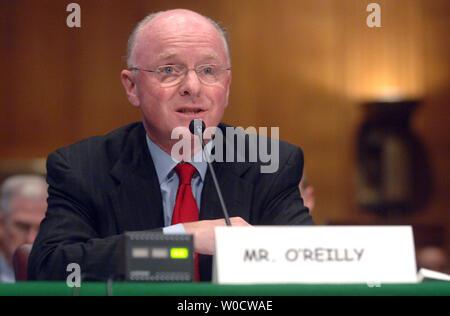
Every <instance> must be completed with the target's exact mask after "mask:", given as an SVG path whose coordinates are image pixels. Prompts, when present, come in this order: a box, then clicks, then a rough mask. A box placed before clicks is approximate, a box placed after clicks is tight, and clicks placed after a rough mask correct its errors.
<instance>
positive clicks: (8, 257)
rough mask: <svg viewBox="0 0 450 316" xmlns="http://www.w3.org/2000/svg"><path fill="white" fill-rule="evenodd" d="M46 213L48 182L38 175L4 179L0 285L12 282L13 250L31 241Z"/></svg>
mask: <svg viewBox="0 0 450 316" xmlns="http://www.w3.org/2000/svg"><path fill="white" fill-rule="evenodd" d="M46 210H47V183H46V181H45V179H44V177H42V176H40V175H15V176H11V177H9V178H7V179H6V180H5V181H4V183H3V185H2V187H1V196H0V231H1V232H2V239H1V240H0V282H15V278H14V270H13V255H14V251H15V250H16V249H17V248H18V247H19V246H21V245H23V244H26V243H30V244H32V243H33V242H34V239H35V238H36V236H37V233H38V231H39V225H40V223H41V221H42V219H43V218H44V216H45V212H46Z"/></svg>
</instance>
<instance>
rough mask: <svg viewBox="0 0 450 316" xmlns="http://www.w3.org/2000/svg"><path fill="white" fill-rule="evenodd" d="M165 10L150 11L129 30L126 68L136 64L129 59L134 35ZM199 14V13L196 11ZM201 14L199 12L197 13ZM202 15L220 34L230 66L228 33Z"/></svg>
mask: <svg viewBox="0 0 450 316" xmlns="http://www.w3.org/2000/svg"><path fill="white" fill-rule="evenodd" d="M164 12H167V11H159V12H155V13H151V14H149V15H147V16H146V17H145V18H144V19H142V20H141V21H140V22H139V23H138V24H137V25H136V26H135V28H134V29H133V31H132V32H131V35H130V37H129V38H128V45H127V67H128V68H132V67H135V66H136V65H134V64H133V62H132V60H131V55H132V53H133V49H134V47H135V45H136V37H137V34H138V33H139V32H140V31H141V30H142V29H143V28H144V26H146V25H147V23H149V22H150V21H151V20H153V19H154V18H156V17H157V16H158V15H160V14H162V13H164ZM197 14H199V13H197ZM199 15H201V14H199ZM201 16H202V17H204V18H205V19H206V20H208V21H209V22H210V23H211V24H212V25H213V26H214V27H215V28H216V29H217V30H218V31H219V34H220V35H221V36H222V39H223V41H224V43H225V49H226V53H227V57H228V67H231V57H230V43H229V40H228V34H227V31H226V29H225V28H224V27H223V26H222V25H220V24H219V23H218V22H216V21H214V20H213V19H211V18H209V17H207V16H204V15H201Z"/></svg>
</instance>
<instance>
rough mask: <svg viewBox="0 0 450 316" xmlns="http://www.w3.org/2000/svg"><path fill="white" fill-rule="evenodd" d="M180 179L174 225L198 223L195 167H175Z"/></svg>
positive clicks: (197, 279)
mask: <svg viewBox="0 0 450 316" xmlns="http://www.w3.org/2000/svg"><path fill="white" fill-rule="evenodd" d="M175 171H176V173H177V174H178V178H179V179H180V184H179V186H178V192H177V198H176V201H175V207H174V209H173V214H172V225H176V224H180V223H188V222H196V221H198V206H197V202H196V201H195V198H194V195H193V194H192V186H191V180H192V176H193V175H194V173H195V167H194V166H193V165H191V164H188V163H180V164H178V165H177V166H176V167H175ZM194 264H195V281H197V282H198V281H200V274H199V270H198V254H197V253H195V263H194Z"/></svg>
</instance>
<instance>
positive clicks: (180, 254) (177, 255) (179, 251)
mask: <svg viewBox="0 0 450 316" xmlns="http://www.w3.org/2000/svg"><path fill="white" fill-rule="evenodd" d="M170 257H171V258H172V259H187V258H188V257H189V250H188V249H187V248H172V249H170Z"/></svg>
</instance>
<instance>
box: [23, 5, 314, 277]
mask: <svg viewBox="0 0 450 316" xmlns="http://www.w3.org/2000/svg"><path fill="white" fill-rule="evenodd" d="M127 63H128V69H127V70H123V71H122V75H121V79H122V83H123V85H124V87H125V91H126V93H127V96H128V100H129V101H130V103H131V104H132V105H133V106H136V107H137V108H139V109H140V110H141V112H142V116H143V122H142V123H133V124H130V125H127V126H124V127H122V128H120V129H118V130H115V131H113V132H111V133H110V134H108V135H106V136H99V137H93V138H90V139H87V140H84V141H81V142H79V143H76V144H74V145H72V146H69V147H66V148H62V149H59V150H57V151H55V152H54V153H52V154H50V156H49V157H48V161H47V172H48V176H47V181H48V183H49V199H48V210H47V214H46V218H45V220H44V221H43V222H42V224H41V229H40V233H39V235H38V237H37V239H36V241H35V244H34V246H33V250H32V253H31V255H30V259H29V265H28V276H29V279H45V280H65V278H66V277H67V274H68V273H67V272H66V267H67V265H68V264H70V263H77V264H79V265H80V267H81V273H82V275H83V276H84V277H85V278H89V279H100V280H103V279H106V278H108V277H115V276H118V274H119V272H120V258H121V253H122V251H121V243H120V240H121V236H122V234H123V233H124V232H126V231H141V230H162V231H163V232H164V233H187V234H193V235H194V248H195V251H196V252H197V253H199V254H201V255H200V259H199V266H200V279H201V280H210V279H211V255H212V254H213V253H214V228H215V227H216V226H223V225H225V222H224V219H223V214H222V211H221V207H220V202H219V199H218V197H217V193H216V192H215V188H214V186H213V183H212V178H211V175H210V173H209V172H208V171H207V169H206V162H204V161H203V162H201V163H199V164H196V163H194V162H193V163H192V164H193V165H194V166H195V168H196V169H195V175H194V176H193V178H192V195H193V197H194V198H195V201H196V204H197V205H198V206H200V207H199V208H198V211H197V212H198V214H197V215H198V220H196V221H192V222H183V223H181V224H177V225H172V224H171V219H172V212H173V209H174V204H175V195H176V193H177V192H176V191H177V187H178V185H179V182H180V181H179V178H178V176H177V173H175V172H174V171H173V170H174V167H175V166H176V165H177V164H178V162H174V161H173V160H172V159H171V157H173V156H174V155H173V149H174V146H175V145H176V144H177V142H178V139H173V138H172V137H171V135H172V132H173V130H174V129H175V128H178V127H183V128H184V129H186V128H187V127H188V126H189V123H190V122H191V120H192V119H194V118H200V119H202V120H203V121H204V122H205V124H206V127H208V128H211V127H212V128H214V127H216V126H218V130H217V131H220V132H221V133H222V134H223V135H226V130H227V129H226V126H225V125H223V124H219V123H220V121H221V119H222V117H223V113H224V110H225V108H226V106H227V104H228V94H229V88H230V83H231V70H230V57H229V50H228V43H227V40H226V34H225V32H224V31H223V30H222V29H221V28H220V27H219V26H218V25H217V24H216V23H215V22H214V21H212V20H210V19H208V18H206V17H204V16H201V15H199V14H197V13H195V12H192V11H188V10H171V11H166V12H160V13H157V14H152V15H150V16H148V17H147V18H145V19H144V20H143V21H142V22H140V23H139V24H138V26H137V27H136V28H135V30H134V31H133V33H132V35H131V36H130V40H129V43H128V60H127ZM242 135H243V136H242V137H243V138H245V142H246V148H252V146H249V142H250V141H251V139H256V138H251V137H249V136H248V135H244V134H242ZM184 137H186V138H187V139H191V140H192V139H193V135H190V134H189V135H187V134H186V135H184ZM212 138H213V137H210V138H209V139H207V141H209V142H208V145H207V150H209V151H211V152H213V153H214V152H218V149H223V152H227V151H229V150H233V153H234V154H235V155H237V154H239V152H238V151H237V150H236V146H235V145H234V144H230V143H229V139H224V140H223V141H219V140H218V138H217V137H216V138H215V139H214V140H212ZM266 141H267V142H268V143H269V145H270V143H271V141H270V140H269V139H267V140H266ZM208 146H209V148H208ZM272 149H275V148H272ZM276 149H277V150H278V155H277V160H278V161H277V163H278V165H279V168H278V170H277V171H276V172H271V173H262V172H261V166H262V165H263V164H262V163H261V162H260V161H261V159H257V161H256V162H236V160H234V161H235V162H228V161H227V162H217V161H216V162H214V165H215V168H216V173H217V177H218V180H219V184H220V186H221V188H222V191H223V195H224V200H225V203H226V205H227V208H228V210H229V213H230V217H231V223H232V225H233V226H249V225H301V224H313V222H312V219H311V217H310V215H309V214H308V210H307V208H305V207H304V206H303V203H302V199H301V197H300V193H299V190H298V183H299V182H300V179H301V175H302V169H303V154H302V152H301V150H300V149H299V148H297V147H294V146H292V145H289V144H287V143H284V142H279V145H278V146H277V147H276ZM192 150H193V155H191V156H194V157H195V155H198V154H199V153H200V155H201V151H200V152H199V151H198V150H199V149H198V148H197V147H196V146H193V147H192ZM247 154H248V152H247ZM193 161H195V159H194V160H193Z"/></svg>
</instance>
